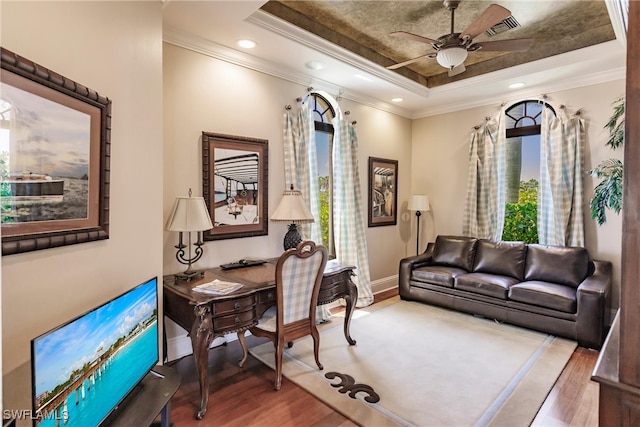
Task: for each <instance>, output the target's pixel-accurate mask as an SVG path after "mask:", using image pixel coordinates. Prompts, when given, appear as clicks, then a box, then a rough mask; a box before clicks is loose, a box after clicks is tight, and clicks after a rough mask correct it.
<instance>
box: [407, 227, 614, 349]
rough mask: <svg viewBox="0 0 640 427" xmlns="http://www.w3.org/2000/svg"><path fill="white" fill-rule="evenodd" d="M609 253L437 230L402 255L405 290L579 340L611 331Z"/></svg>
mask: <svg viewBox="0 0 640 427" xmlns="http://www.w3.org/2000/svg"><path fill="white" fill-rule="evenodd" d="M611 272H612V266H611V263H610V262H609V261H595V260H591V259H590V258H589V254H588V253H587V250H586V249H584V248H577V247H560V246H546V245H539V244H524V243H521V242H494V241H490V240H486V239H476V238H473V237H462V236H438V237H437V238H436V241H435V243H433V242H432V243H429V244H428V246H427V250H426V251H425V252H424V253H423V254H421V255H417V256H412V257H409V258H405V259H403V260H401V261H400V272H399V278H398V284H399V292H400V297H401V298H402V299H404V300H414V301H420V302H425V303H429V304H434V305H439V306H443V307H447V308H451V309H454V310H459V311H464V312H468V313H473V314H477V315H481V316H484V317H488V318H492V319H496V320H498V321H501V322H506V323H511V324H514V325H519V326H524V327H527V328H530V329H535V330H538V331H543V332H546V333H549V334H552V335H556V336H561V337H565V338H570V339H573V340H576V341H577V342H578V344H579V345H580V346H583V347H589V348H595V349H599V348H600V347H601V346H602V343H603V341H604V338H605V336H606V332H607V331H606V329H607V316H606V314H607V307H608V305H609V295H610V290H611Z"/></svg>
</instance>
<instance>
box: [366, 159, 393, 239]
mask: <svg viewBox="0 0 640 427" xmlns="http://www.w3.org/2000/svg"><path fill="white" fill-rule="evenodd" d="M397 189H398V161H397V160H389V159H380V158H378V157H369V227H376V226H380V225H396V223H397V208H398V194H397V191H398V190H397Z"/></svg>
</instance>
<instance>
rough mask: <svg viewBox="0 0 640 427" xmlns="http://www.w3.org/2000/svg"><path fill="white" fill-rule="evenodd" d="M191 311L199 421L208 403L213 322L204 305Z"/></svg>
mask: <svg viewBox="0 0 640 427" xmlns="http://www.w3.org/2000/svg"><path fill="white" fill-rule="evenodd" d="M193 311H194V314H195V317H196V320H195V322H194V323H193V326H192V327H191V334H190V335H191V346H192V347H193V358H194V360H195V362H196V372H197V373H198V379H199V381H200V408H199V409H198V411H197V412H196V415H195V416H196V419H198V420H201V419H202V418H204V415H205V414H206V413H207V404H208V403H209V346H210V345H211V341H213V320H212V318H211V309H210V307H209V306H208V305H206V304H203V305H197V306H195V308H194V309H193Z"/></svg>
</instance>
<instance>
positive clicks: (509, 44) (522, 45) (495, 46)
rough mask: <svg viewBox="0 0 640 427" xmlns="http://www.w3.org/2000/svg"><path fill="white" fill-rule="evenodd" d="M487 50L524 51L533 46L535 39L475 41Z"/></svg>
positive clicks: (475, 44) (476, 44) (481, 48)
mask: <svg viewBox="0 0 640 427" xmlns="http://www.w3.org/2000/svg"><path fill="white" fill-rule="evenodd" d="M472 46H478V47H479V49H480V50H482V51H485V52H524V51H526V50H529V48H531V46H533V39H511V40H496V41H492V42H481V43H474V44H473V45H472Z"/></svg>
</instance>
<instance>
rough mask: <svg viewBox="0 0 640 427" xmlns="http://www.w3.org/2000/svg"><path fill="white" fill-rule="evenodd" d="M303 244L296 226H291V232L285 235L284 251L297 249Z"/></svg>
mask: <svg viewBox="0 0 640 427" xmlns="http://www.w3.org/2000/svg"><path fill="white" fill-rule="evenodd" d="M300 242H302V236H301V235H300V232H299V231H298V227H297V226H296V225H295V224H289V231H287V234H285V235H284V250H285V251H286V250H287V249H291V248H295V247H296V246H298V243H300Z"/></svg>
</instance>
